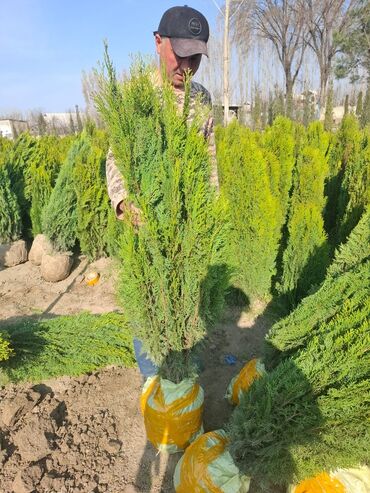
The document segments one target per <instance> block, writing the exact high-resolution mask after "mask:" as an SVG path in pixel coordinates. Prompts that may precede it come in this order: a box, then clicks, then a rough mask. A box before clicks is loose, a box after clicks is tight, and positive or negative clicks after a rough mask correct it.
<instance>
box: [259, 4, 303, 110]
mask: <svg viewBox="0 0 370 493" xmlns="http://www.w3.org/2000/svg"><path fill="white" fill-rule="evenodd" d="M253 20H254V27H255V29H256V30H257V32H258V34H259V35H260V36H261V37H262V38H265V39H268V40H269V41H271V43H272V44H273V46H274V47H275V50H276V53H277V55H278V58H279V61H280V63H281V64H282V67H283V70H284V75H285V97H286V113H287V115H288V116H292V112H293V87H294V83H295V81H296V79H297V76H298V74H299V71H300V69H301V66H302V62H303V55H304V52H305V49H306V46H307V42H306V36H307V28H306V24H305V14H304V10H303V9H302V8H300V6H299V4H298V3H297V1H296V0H257V1H256V5H255V9H254V13H253Z"/></svg>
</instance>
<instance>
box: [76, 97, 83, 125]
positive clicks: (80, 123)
mask: <svg viewBox="0 0 370 493" xmlns="http://www.w3.org/2000/svg"><path fill="white" fill-rule="evenodd" d="M75 109H76V121H77V131H78V132H82V129H83V123H82V120H81V115H80V110H79V108H78V104H76V106H75Z"/></svg>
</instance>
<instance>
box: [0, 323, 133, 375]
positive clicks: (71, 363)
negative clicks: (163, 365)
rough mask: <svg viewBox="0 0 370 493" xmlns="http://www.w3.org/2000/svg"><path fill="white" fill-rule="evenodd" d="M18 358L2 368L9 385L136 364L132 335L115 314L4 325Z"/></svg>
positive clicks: (12, 358)
mask: <svg viewBox="0 0 370 493" xmlns="http://www.w3.org/2000/svg"><path fill="white" fill-rule="evenodd" d="M1 331H2V332H3V333H5V334H6V335H7V340H9V342H10V346H11V348H12V350H13V351H14V355H13V356H12V357H11V358H10V359H9V360H7V361H5V362H3V363H2V364H1V369H2V371H3V373H4V374H5V375H6V376H7V377H8V378H9V380H10V381H13V382H19V381H41V380H45V379H47V378H52V377H58V376H62V375H72V376H74V375H81V374H83V373H86V372H89V371H93V370H96V369H98V368H103V367H104V366H107V365H111V364H116V365H121V366H127V367H130V366H134V365H135V358H134V355H133V347H132V337H131V334H130V331H129V330H128V328H127V325H126V323H125V321H124V317H123V316H122V315H120V314H117V313H108V314H104V315H91V314H88V313H82V314H80V315H71V316H63V317H56V318H51V319H47V320H42V321H35V320H25V321H24V322H19V323H17V324H11V325H10V324H9V325H6V324H2V326H1Z"/></svg>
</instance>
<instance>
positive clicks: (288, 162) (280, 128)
mask: <svg viewBox="0 0 370 493" xmlns="http://www.w3.org/2000/svg"><path fill="white" fill-rule="evenodd" d="M263 146H264V147H265V148H266V149H267V150H268V151H271V152H272V153H273V155H274V156H276V158H277V160H278V168H277V169H275V168H274V169H271V183H272V192H273V194H274V195H275V196H276V198H278V199H279V202H280V204H281V208H282V211H283V216H282V221H283V222H284V221H285V218H286V215H287V212H288V206H289V192H290V189H291V186H292V176H293V169H294V161H295V156H294V148H295V139H294V126H293V122H292V121H291V120H289V119H288V118H285V117H282V116H278V117H277V118H276V119H275V121H274V123H273V124H272V125H271V127H269V128H267V129H266V131H265V133H264V138H263Z"/></svg>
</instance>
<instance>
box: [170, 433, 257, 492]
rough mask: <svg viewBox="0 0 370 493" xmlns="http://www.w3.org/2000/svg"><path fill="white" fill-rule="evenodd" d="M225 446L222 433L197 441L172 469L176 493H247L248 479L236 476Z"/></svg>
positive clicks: (237, 470) (235, 470)
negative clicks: (173, 469)
mask: <svg viewBox="0 0 370 493" xmlns="http://www.w3.org/2000/svg"><path fill="white" fill-rule="evenodd" d="M227 443H228V439H227V436H226V433H225V432H224V431H223V430H217V431H211V432H209V433H205V434H204V435H202V436H200V437H199V438H197V439H196V440H195V441H194V442H193V443H192V444H191V445H190V446H189V447H188V448H187V449H186V451H185V453H184V455H183V456H182V457H181V459H180V461H179V462H178V464H177V466H176V469H175V474H174V486H175V490H176V493H200V492H202V493H247V492H248V491H249V484H250V479H249V478H248V477H247V476H242V475H241V474H240V473H239V469H238V468H237V467H236V465H235V463H234V461H233V459H232V457H231V455H230V453H229V452H228V451H227V448H226V446H227Z"/></svg>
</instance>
